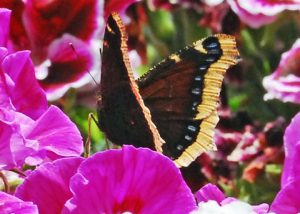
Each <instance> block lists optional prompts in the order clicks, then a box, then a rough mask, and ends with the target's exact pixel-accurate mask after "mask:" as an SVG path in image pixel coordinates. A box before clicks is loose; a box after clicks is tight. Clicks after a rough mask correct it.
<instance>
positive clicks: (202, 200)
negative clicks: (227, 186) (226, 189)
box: [192, 184, 269, 214]
mask: <svg viewBox="0 0 300 214" xmlns="http://www.w3.org/2000/svg"><path fill="white" fill-rule="evenodd" d="M196 199H197V202H198V208H197V210H195V211H193V212H192V213H193V214H197V213H199V214H210V213H224V214H229V213H239V214H253V213H258V214H263V213H268V210H269V205H268V204H260V205H257V206H251V205H250V204H247V203H246V202H242V201H240V200H238V199H236V198H231V197H226V196H225V195H224V193H223V192H222V191H221V190H220V189H219V188H218V187H217V186H215V185H213V184H207V185H205V186H204V187H202V188H201V189H200V190H199V191H198V192H197V193H196Z"/></svg>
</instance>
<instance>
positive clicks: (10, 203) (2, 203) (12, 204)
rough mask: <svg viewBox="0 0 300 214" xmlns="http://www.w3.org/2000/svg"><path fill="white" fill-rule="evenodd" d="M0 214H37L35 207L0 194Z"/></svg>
mask: <svg viewBox="0 0 300 214" xmlns="http://www.w3.org/2000/svg"><path fill="white" fill-rule="evenodd" d="M0 213H14V214H24V213H26V214H38V209H37V206H36V205H34V204H33V203H32V202H24V201H22V200H21V199H19V198H16V197H14V196H12V195H9V194H6V193H4V192H0Z"/></svg>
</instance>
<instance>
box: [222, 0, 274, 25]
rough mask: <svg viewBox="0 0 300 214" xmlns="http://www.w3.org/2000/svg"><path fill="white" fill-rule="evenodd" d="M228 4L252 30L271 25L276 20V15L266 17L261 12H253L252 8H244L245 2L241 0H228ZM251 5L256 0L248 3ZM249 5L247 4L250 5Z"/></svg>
mask: <svg viewBox="0 0 300 214" xmlns="http://www.w3.org/2000/svg"><path fill="white" fill-rule="evenodd" d="M227 2H228V4H229V5H230V7H231V9H232V10H233V11H234V12H235V13H236V14H237V15H238V16H239V18H240V19H241V21H242V22H244V23H246V24H247V25H249V26H250V27H252V28H259V27H261V26H263V25H266V24H270V23H272V22H274V21H275V20H276V18H277V17H276V16H275V15H265V14H264V13H262V12H261V11H255V12H254V11H252V10H251V9H252V8H253V6H251V7H250V8H247V7H246V8H245V7H242V5H243V2H246V1H240V0H227ZM247 2H248V3H249V4H251V3H254V2H255V0H250V1H247ZM248 3H247V4H248Z"/></svg>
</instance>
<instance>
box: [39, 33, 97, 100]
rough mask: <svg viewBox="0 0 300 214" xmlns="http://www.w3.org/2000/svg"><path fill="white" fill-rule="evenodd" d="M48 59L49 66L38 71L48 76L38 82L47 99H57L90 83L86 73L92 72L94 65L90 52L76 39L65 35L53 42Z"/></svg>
mask: <svg viewBox="0 0 300 214" xmlns="http://www.w3.org/2000/svg"><path fill="white" fill-rule="evenodd" d="M70 44H72V45H73V47H74V48H72V47H70ZM48 57H49V60H50V61H51V65H50V66H49V67H47V68H44V69H43V70H39V71H38V72H41V73H47V74H48V75H47V76H46V78H44V79H42V80H41V81H40V83H41V86H42V87H43V88H44V90H45V91H46V93H47V96H48V99H50V100H54V99H58V98H60V97H61V96H62V95H63V94H64V93H65V92H66V91H67V90H68V89H69V88H71V87H74V88H78V87H80V86H82V85H84V84H86V83H88V82H90V81H91V77H90V75H89V74H88V72H89V71H91V70H92V66H93V63H94V62H93V56H92V50H91V48H90V47H89V46H88V45H87V44H86V43H84V42H83V41H81V40H79V39H77V38H76V37H73V36H71V35H68V34H65V35H64V36H63V37H62V38H61V39H57V40H55V41H54V42H53V43H51V45H50V46H49V52H48ZM45 69H46V70H45Z"/></svg>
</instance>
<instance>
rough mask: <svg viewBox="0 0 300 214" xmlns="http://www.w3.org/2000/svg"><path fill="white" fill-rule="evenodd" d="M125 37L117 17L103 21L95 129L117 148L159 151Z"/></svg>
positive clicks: (157, 135) (158, 138)
mask: <svg viewBox="0 0 300 214" xmlns="http://www.w3.org/2000/svg"><path fill="white" fill-rule="evenodd" d="M126 42H127V36H126V34H125V29H124V25H123V23H122V21H121V19H120V17H119V15H118V14H116V13H113V14H112V15H111V16H110V17H109V18H108V21H107V25H106V29H105V35H104V42H103V54H102V67H101V83H100V95H101V96H100V98H99V101H98V119H99V127H100V128H101V129H102V131H104V133H105V134H106V136H107V138H108V139H109V140H111V141H112V142H113V143H115V144H118V145H123V144H132V145H134V146H136V147H149V148H152V149H154V148H156V150H158V151H159V150H161V144H162V143H163V140H162V139H161V138H160V136H159V133H158V131H157V129H156V127H155V125H154V124H153V122H152V120H151V115H150V112H149V109H148V108H147V107H145V105H144V102H143V100H142V98H141V96H140V94H139V89H138V87H137V85H136V82H135V80H134V77H133V73H132V70H131V67H130V63H129V59H128V50H127V44H126Z"/></svg>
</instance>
